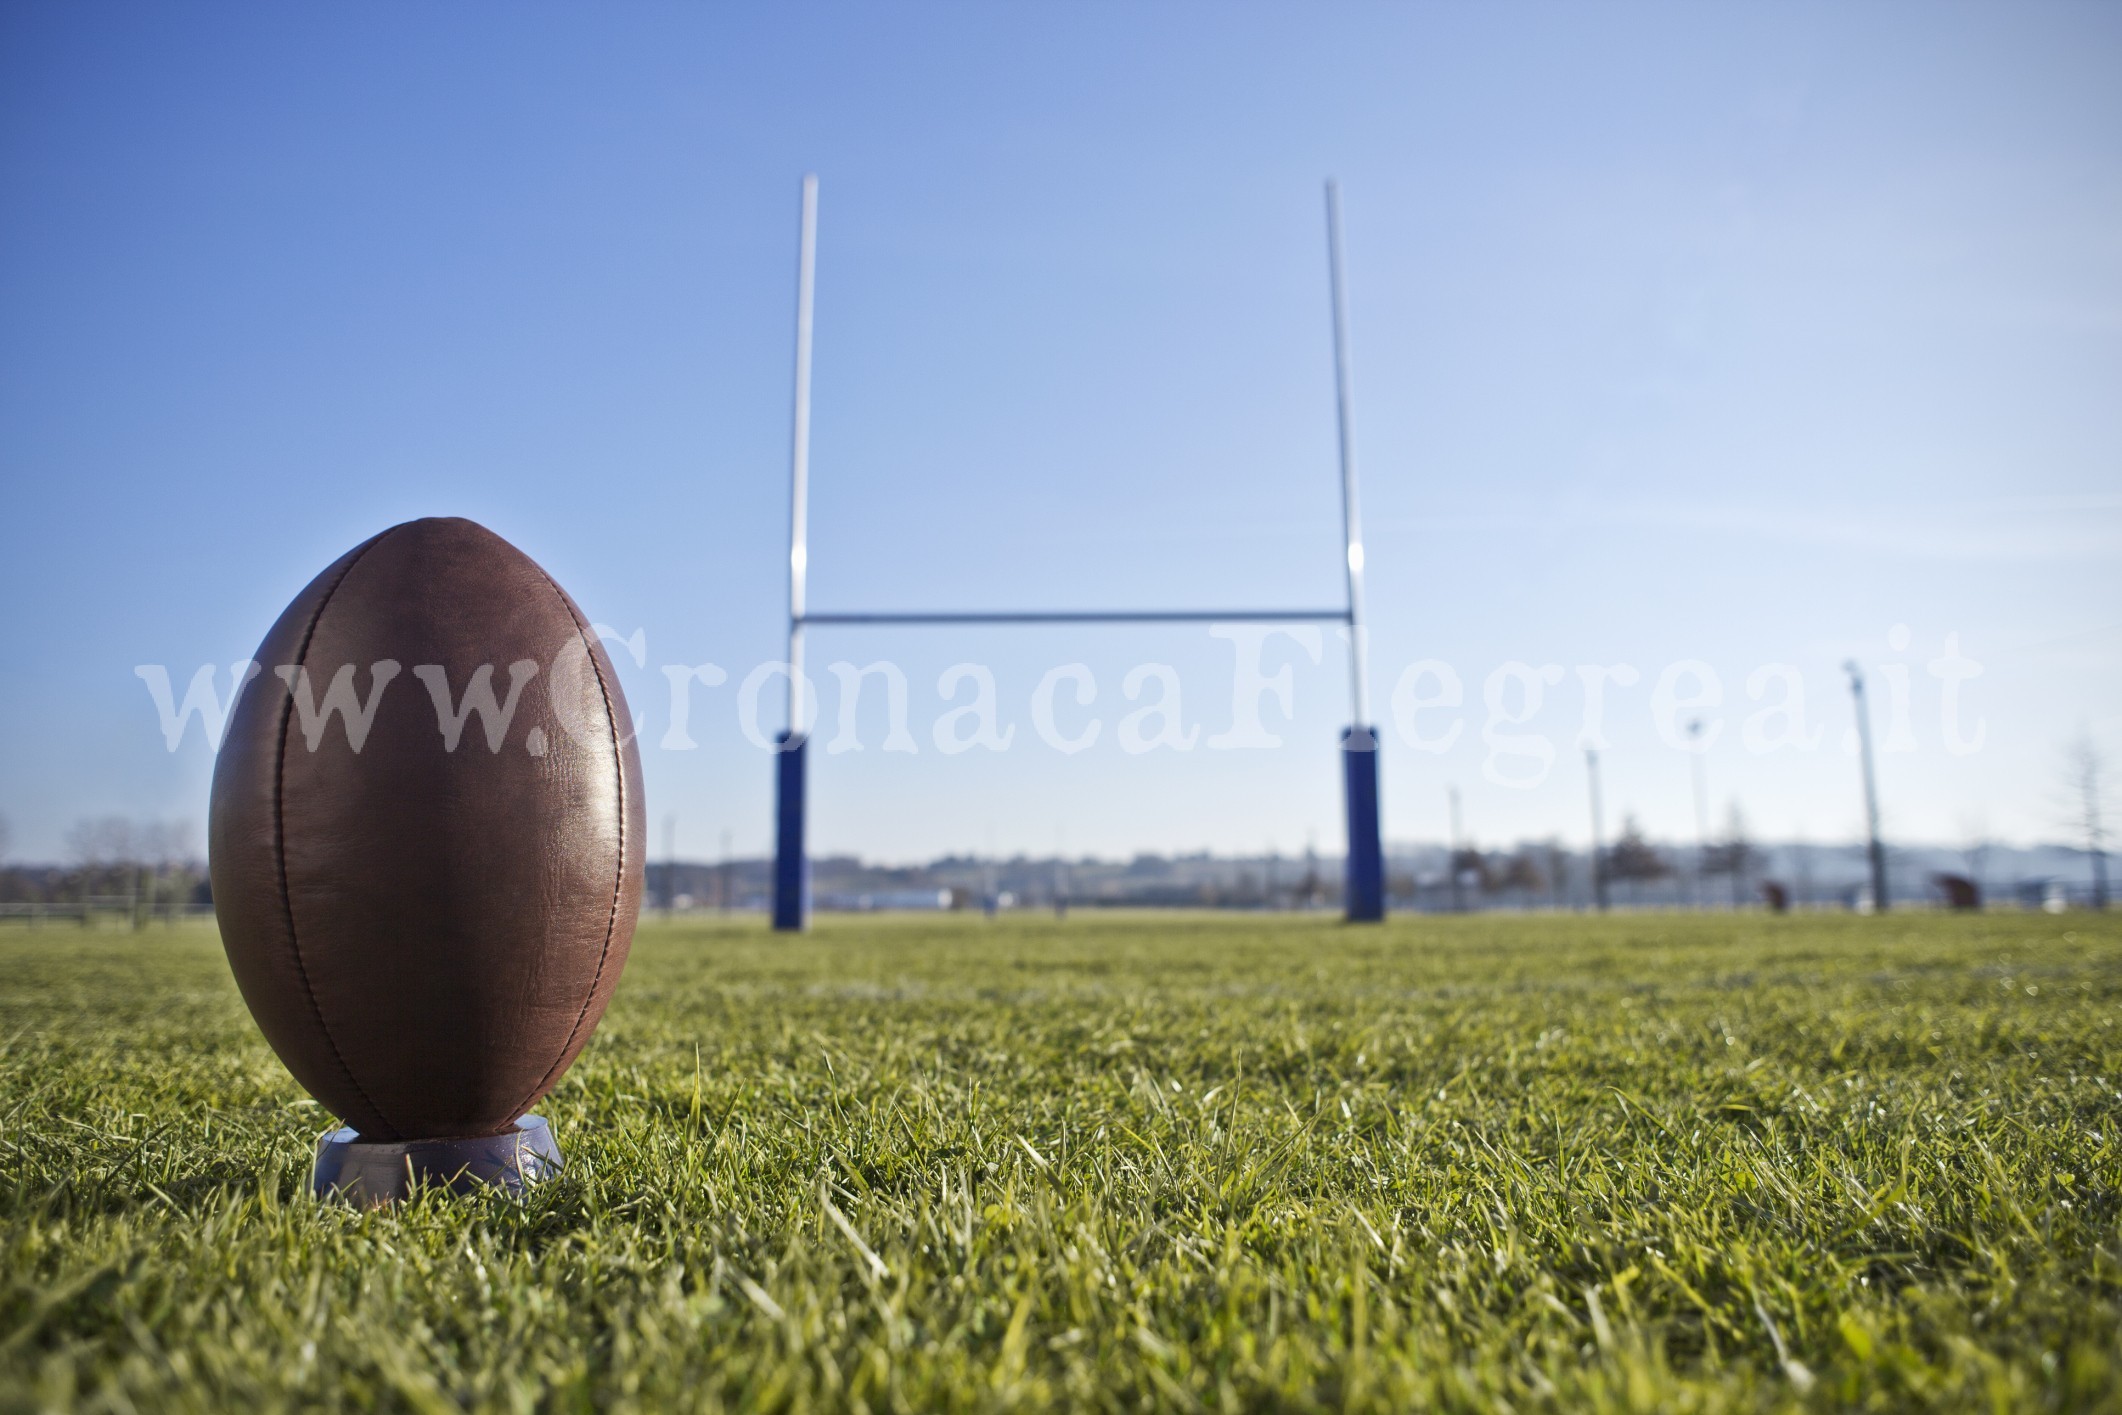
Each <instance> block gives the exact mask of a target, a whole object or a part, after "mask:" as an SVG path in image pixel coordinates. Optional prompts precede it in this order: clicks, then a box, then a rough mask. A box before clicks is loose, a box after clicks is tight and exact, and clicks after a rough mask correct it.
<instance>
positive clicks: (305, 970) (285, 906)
mask: <svg viewBox="0 0 2122 1415" xmlns="http://www.w3.org/2000/svg"><path fill="white" fill-rule="evenodd" d="M397 529H398V528H397V527H396V526H393V527H391V528H390V530H387V531H384V532H383V533H382V534H381V535H377V536H374V537H372V538H371V539H370V540H369V541H368V542H367V543H366V544H364V545H362V546H361V547H360V548H359V549H357V550H356V551H355V552H354V555H353V558H352V559H351V560H349V561H347V562H346V568H345V569H343V570H341V571H340V572H339V573H338V575H337V576H336V577H334V578H333V580H332V582H331V584H329V585H328V586H326V587H325V590H324V597H323V598H322V599H320V600H319V601H318V602H317V609H316V612H315V613H313V614H311V615H310V618H309V623H308V624H306V625H304V626H303V629H302V642H301V644H300V646H298V647H297V648H296V650H295V662H294V664H293V665H292V666H293V667H294V668H296V669H303V668H306V667H308V663H309V646H310V641H311V640H313V639H314V638H316V636H317V626H318V625H319V624H321V623H323V622H324V611H325V610H326V609H327V608H329V607H330V605H331V602H332V596H333V595H335V594H337V593H338V592H339V587H340V586H341V585H343V584H345V583H346V577H347V576H348V575H351V574H352V573H353V571H354V567H355V566H356V565H359V564H360V563H361V561H362V559H363V557H365V556H366V555H367V554H368V553H369V552H370V551H371V550H373V549H375V548H376V546H377V545H378V544H380V543H381V542H382V541H383V540H384V539H385V538H386V537H388V536H389V535H391V534H392V532H394V531H396V530H397ZM294 717H295V685H294V684H293V683H289V684H288V685H287V702H286V704H285V705H284V706H283V707H282V708H281V710H280V742H279V748H278V750H277V751H276V752H275V753H274V754H273V853H274V855H275V856H276V857H277V859H276V863H277V864H278V865H279V869H280V909H281V913H282V914H283V916H284V917H285V918H286V920H287V943H288V951H289V952H290V953H292V954H293V955H294V959H295V973H296V976H298V977H299V978H301V980H302V995H303V996H304V997H306V998H308V999H309V1007H310V1011H311V1012H312V1013H313V1014H315V1016H316V1018H317V1030H318V1031H320V1032H322V1033H323V1034H324V1043H325V1045H326V1046H328V1047H330V1048H331V1049H332V1059H333V1060H334V1061H337V1062H338V1063H339V1069H340V1071H342V1072H344V1073H345V1075H346V1080H347V1083H348V1084H349V1085H351V1086H352V1087H353V1088H354V1094H356V1095H358V1096H359V1097H361V1101H362V1104H364V1105H366V1106H367V1107H368V1108H369V1112H370V1114H372V1115H374V1116H375V1117H376V1119H378V1120H380V1121H382V1122H383V1128H384V1129H386V1130H389V1131H392V1132H394V1133H395V1132H396V1131H397V1128H398V1127H397V1126H395V1125H393V1124H391V1122H390V1117H389V1116H387V1115H385V1114H384V1113H383V1109H382V1107H380V1106H378V1105H377V1104H376V1103H375V1101H374V1100H372V1099H370V1097H369V1094H368V1088H367V1087H366V1086H363V1085H362V1084H361V1078H360V1077H358V1076H356V1075H354V1068H353V1067H352V1066H349V1065H348V1064H347V1060H346V1053H344V1052H342V1051H341V1050H339V1042H338V1039H337V1038H336V1037H334V1036H333V1035H332V1028H331V1023H329V1022H327V1021H325V1020H324V1004H323V1002H322V1001H320V1000H319V999H318V997H317V990H316V988H315V987H313V986H312V985H311V983H310V978H309V966H308V965H307V964H305V963H304V962H303V961H302V935H301V933H300V932H299V931H298V930H297V929H296V928H295V896H294V893H293V892H292V891H291V890H290V889H289V888H288V883H287V798H286V794H285V790H286V781H287V737H288V729H289V728H290V727H291V726H292V725H293V722H294ZM340 1118H341V1119H344V1118H345V1117H343V1116H342V1117H340Z"/></svg>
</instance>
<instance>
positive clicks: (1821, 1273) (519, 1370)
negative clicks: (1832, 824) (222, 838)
mask: <svg viewBox="0 0 2122 1415" xmlns="http://www.w3.org/2000/svg"><path fill="white" fill-rule="evenodd" d="M2118 1007H2122V927H2118V926H2117V924H2116V923H2115V922H2110V921H2109V920H2107V919H2104V918H2092V917H2086V916H2077V917H2065V918H2050V917H2044V916H2035V915H2001V916H1989V917H1984V918H1943V917H1936V916H1915V915H1909V916H1895V917H1892V918H1887V919H1846V918H1818V919H1812V918H1808V919H1795V918H1791V919H1769V918H1756V917H1739V918H1714V917H1712V918H1684V917H1658V916H1638V917H1614V918H1610V919H1601V920H1583V919H1540V918H1531V919H1512V918H1497V917H1490V918H1464V919H1449V920H1435V921H1430V920H1403V921H1397V922H1395V923H1393V924H1392V925H1390V926H1389V927H1387V928H1385V929H1382V930H1352V929H1347V928H1344V927H1342V926H1341V925H1339V924H1337V923H1332V922H1328V921H1324V920H1317V921H1314V920H1311V919H1291V918H1251V917H1212V916H1206V915H1191V916H1188V915H1177V916H1167V915H1155V916H1152V915H1134V916H1127V917H1100V916H1095V915H1081V914H1079V915H1078V916H1077V917H1074V918H1071V919H1070V920H1069V921H1067V923H1065V924H1062V925H1058V926H1057V925H1055V924H1054V923H1053V922H1052V921H1050V920H1044V919H1039V920H1026V921H1022V922H1008V921H1005V922H1002V923H999V924H994V925H988V924H984V923H982V922H980V921H978V920H961V919H956V918H952V919H945V920H941V921H938V920H919V921H915V920H890V919H888V920H859V921H857V920H827V921H825V923H824V925H823V926H822V927H821V928H820V929H819V931H818V932H817V934H816V935H815V936H813V937H811V938H808V939H805V940H802V941H799V942H793V943H791V942H784V941H781V940H778V939H774V938H771V937H769V936H768V935H767V934H765V933H764V932H763V931H761V930H760V929H758V928H757V927H756V926H755V925H746V926H737V925H730V926H726V927H722V926H713V925H708V926H701V925H677V926H660V925H652V926H648V927H645V928H644V929H643V931H642V936H641V938H640V939H639V941H638V942H637V944H636V946H635V952H634V957H633V962H632V964H631V965H630V967H629V969H628V971H627V974H626V977H625V980H624V982H623V983H622V985H621V987H620V990H619V996H618V1000H617V1002H616V1003H615V1004H614V1005H613V1008H612V1011H611V1014H610V1016H609V1017H608V1018H607V1020H606V1022H605V1025H604V1028H603V1030H602V1031H601V1032H600V1033H599V1034H598V1036H597V1038H596V1040H595V1041H594V1042H593V1043H592V1044H591V1046H590V1048H589V1050H588V1052H587V1053H586V1054H585V1055H584V1057H583V1060H582V1062H581V1063H580V1064H579V1065H578V1066H576V1068H575V1069H574V1071H573V1072H572V1073H570V1074H569V1076H568V1077H567V1078H566V1080H565V1081H564V1082H563V1083H562V1084H561V1086H560V1088H559V1090H558V1091H557V1093H556V1094H555V1095H554V1096H553V1097H552V1099H551V1100H550V1101H549V1102H548V1103H547V1104H546V1105H545V1106H544V1107H542V1110H543V1113H544V1114H546V1115H548V1116H549V1117H551V1119H552V1120H553V1122H554V1125H555V1128H556V1131H557V1133H558V1136H559V1139H560V1142H561V1144H562V1146H563V1148H564V1149H565V1150H566V1152H567V1154H568V1156H569V1159H570V1168H569V1172H568V1174H567V1175H566V1176H565V1177H564V1178H563V1179H561V1180H559V1181H557V1182H555V1183H554V1184H552V1185H549V1186H547V1187H546V1188H544V1189H543V1190H541V1191H540V1192H539V1193H538V1194H537V1196H536V1197H535V1198H534V1199H533V1200H532V1201H531V1202H528V1203H526V1204H522V1205H512V1204H509V1203H507V1202H505V1201H501V1200H494V1199H482V1200H478V1201H465V1200H448V1199H442V1198H434V1197H431V1198H429V1199H425V1200H422V1201H420V1202H418V1203H416V1204H415V1205H413V1206H411V1207H409V1208H407V1209H405V1210H403V1211H400V1212H394V1213H383V1214H373V1215H359V1214H355V1213H352V1212H348V1211H343V1210H341V1209H337V1208H330V1207H322V1206H319V1205H316V1204H314V1203H311V1202H309V1201H307V1200H306V1199H305V1198H304V1197H303V1188H302V1184H303V1178H304V1168H305V1165H306V1163H307V1160H308V1153H309V1146H310V1144H311V1141H312V1140H313V1138H314V1136H315V1135H316V1133H317V1132H318V1131H320V1130H322V1129H323V1128H324V1126H325V1123H326V1119H327V1117H325V1116H324V1115H323V1114H322V1113H321V1112H320V1111H319V1110H318V1109H317V1108H316V1106H315V1105H314V1104H313V1103H311V1102H309V1101H307V1100H306V1099H305V1098H304V1097H303V1096H302V1094H301V1093H300V1092H299V1091H298V1090H297V1088H296V1087H295V1086H294V1084H293V1083H292V1082H291V1081H290V1080H289V1079H288V1077H287V1075H286V1073H285V1072H284V1071H283V1070H282V1069H281V1068H280V1066H279V1064H278V1063H277V1061H276V1060H275V1059H274V1057H273V1055H272V1053H271V1052H270V1051H269V1050H268V1049H267V1048H266V1046H265V1044H264V1042H263V1041H262V1040H261V1039H260V1038H259V1036H258V1034H257V1032H256V1030H255V1029H254V1028H253V1027H252V1025H251V1023H250V1020H249V1017H248V1016H247V1014H246V1013H245V1012H244V1010H243V1006H242V1003H241V1001H240V1000H239V999H238V998H237V996H236V993H235V989H234V986H233V984H232V983H231V981H230V979H229V976H228V971H227V968H226V966H225V965H224V964H223V962H222V959H221V955H220V951H219V948H218V946H217V944H216V942H215V940H214V937H213V935H212V934H211V932H210V931H205V930H199V929H193V930H190V931H179V932H176V933H170V932H162V931H150V932H147V933H144V934H140V935H132V934H122V935H121V934H80V933H69V932H66V931H61V930H46V931H42V932H38V933H24V932H17V931H10V932H8V933H5V934H0V1253H4V1261H0V1283H4V1286H0V1408H4V1409H32V1408H46V1407H50V1408H64V1407H69V1406H74V1407H80V1408H101V1409H109V1410H119V1411H122V1410H131V1409H138V1410H161V1409H202V1410H204V1409H216V1410H228V1409H240V1410H246V1411H250V1410H269V1409H277V1408H285V1407H291V1406H304V1407H309V1406H318V1405H324V1406H332V1405H344V1406H360V1407H383V1408H407V1409H421V1410H450V1409H460V1408H464V1407H478V1408H530V1407H563V1408H569V1407H572V1408H590V1407H598V1408H611V1409H643V1410H663V1409H686V1408H700V1409H716V1408H724V1407H755V1408H771V1409H783V1408H804V1407H810V1408H817V1407H852V1408H867V1409H873V1410H882V1409H903V1410H935V1409H982V1408H1003V1407H1039V1406H1070V1407H1087V1408H1099V1409H1115V1410H1117V1409H1144V1408H1169V1409H1194V1408H1199V1407H1208V1408H1214V1409H1234V1408H1254V1409H1257V1408H1287V1409H1309V1408H1342V1407H1352V1408H1371V1409H1406V1408H1409V1407H1411V1406H1416V1405H1420V1404H1425V1403H1427V1404H1433V1405H1436V1406H1439V1407H1445V1408H1463V1409H1492V1408H1498V1409H1499V1408H1503V1407H1505V1406H1506V1405H1507V1406H1508V1407H1509V1408H1511V1409H1513V1410H1528V1409H1541V1408H1555V1409H1572V1410H1576V1409H1624V1408H1626V1409H1638V1408H1641V1409H1649V1408H1660V1409H1698V1410H1726V1409H1773V1408H1785V1407H1814V1408H1829V1407H1834V1408H1841V1407H1849V1406H1862V1407H1892V1408H1901V1407H1911V1406H1940V1407H1960V1408H1983V1409H1990V1408H2032V1409H2059V1410H2060V1409H2072V1410H2082V1409H2090V1408H2098V1407H2116V1406H2122V1163H2118V1157H2122V1145H2118V1140H2122V1136H2118V1134H2117V1130H2118V1127H2122V1095H2118V1089H2122V1031H2118V1026H2117V1023H2118V1020H2122V1013H2118Z"/></svg>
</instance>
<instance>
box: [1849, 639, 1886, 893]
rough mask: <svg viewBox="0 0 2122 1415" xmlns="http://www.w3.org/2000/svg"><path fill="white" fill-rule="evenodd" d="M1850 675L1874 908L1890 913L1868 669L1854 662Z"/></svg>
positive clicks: (1850, 664)
mask: <svg viewBox="0 0 2122 1415" xmlns="http://www.w3.org/2000/svg"><path fill="white" fill-rule="evenodd" d="M1842 671H1843V672H1845V673H1847V674H1848V675H1849V695H1850V697H1851V698H1853V699H1855V700H1856V705H1857V755H1858V757H1859V759H1860V760H1861V762H1862V763H1863V771H1864V828H1865V833H1866V835H1867V836H1868V837H1869V841H1870V846H1871V906H1872V908H1873V909H1874V910H1876V911H1877V912H1879V913H1881V914H1883V913H1885V912H1886V908H1887V899H1886V847H1885V846H1884V845H1882V844H1881V843H1880V842H1879V782H1878V778H1877V777H1876V776H1875V775H1874V774H1873V771H1872V759H1871V710H1870V709H1869V708H1867V707H1866V706H1865V705H1864V670H1863V669H1861V668H1859V667H1857V661H1856V660H1855V659H1850V660H1849V661H1848V662H1847V663H1845V664H1843V665H1842Z"/></svg>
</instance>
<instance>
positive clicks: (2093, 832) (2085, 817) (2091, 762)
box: [2063, 731, 2107, 909]
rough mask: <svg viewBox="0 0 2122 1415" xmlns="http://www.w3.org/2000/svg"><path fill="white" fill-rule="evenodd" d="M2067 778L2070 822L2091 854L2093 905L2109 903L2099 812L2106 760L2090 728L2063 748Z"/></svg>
mask: <svg viewBox="0 0 2122 1415" xmlns="http://www.w3.org/2000/svg"><path fill="white" fill-rule="evenodd" d="M2063 761H2064V778H2065V780H2066V782H2067V783H2068V785H2069V787H2070V792H2071V796H2072V798H2073V799H2072V801H2071V817H2072V819H2071V824H2072V825H2073V826H2075V827H2076V828H2077V829H2078V830H2079V831H2081V832H2082V833H2083V834H2084V836H2085V853H2086V854H2087V855H2089V856H2090V857H2091V858H2092V865H2093V908H2095V909H2105V908H2106V907H2107V828H2106V826H2105V824H2104V822H2103V820H2102V817H2101V813H2100V793H2101V790H2102V784H2103V782H2104V780H2105V778H2106V775H2107V760H2106V758H2105V757H2104V756H2102V754H2101V752H2100V747H2099V744H2098V743H2096V742H2094V741H2093V737H2092V733H2091V732H2089V731H2088V732H2081V733H2080V734H2079V735H2078V740H2077V741H2075V742H2073V743H2071V744H2070V746H2069V747H2068V748H2066V749H2065V750H2064V756H2063Z"/></svg>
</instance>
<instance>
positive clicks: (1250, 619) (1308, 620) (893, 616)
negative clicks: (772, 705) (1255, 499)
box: [794, 609, 1354, 627]
mask: <svg viewBox="0 0 2122 1415" xmlns="http://www.w3.org/2000/svg"><path fill="white" fill-rule="evenodd" d="M1353 619H1354V616H1353V615H1352V614H1350V613H1349V611H1348V610H1346V609H1084V610H1075V609H1059V610H1046V609H1021V610H1016V609H1004V610H994V611H987V610H964V611H961V610H937V611H933V612H930V611H913V612H907V613H896V612H886V613H877V614H869V613H851V614H841V613H830V614H804V615H799V616H798V617H797V618H796V619H795V621H794V622H795V623H797V624H802V625H812V624H815V625H820V626H826V625H832V626H840V627H848V626H860V625H895V624H1348V623H1351V622H1353Z"/></svg>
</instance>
